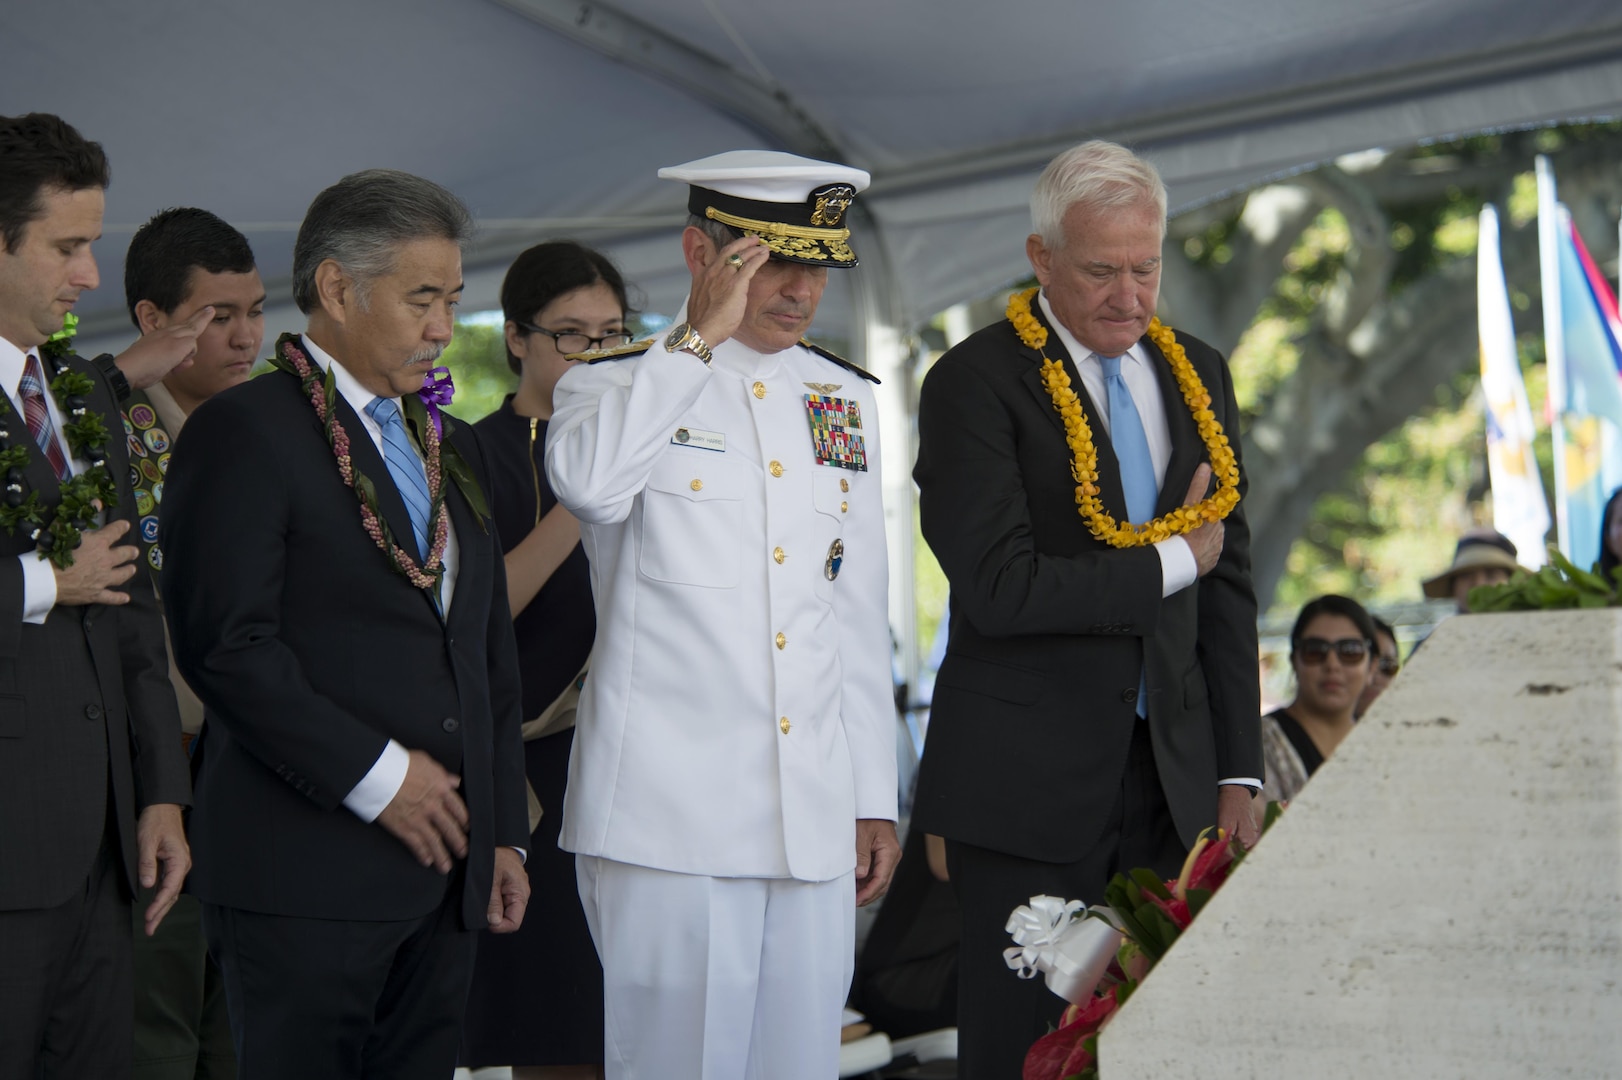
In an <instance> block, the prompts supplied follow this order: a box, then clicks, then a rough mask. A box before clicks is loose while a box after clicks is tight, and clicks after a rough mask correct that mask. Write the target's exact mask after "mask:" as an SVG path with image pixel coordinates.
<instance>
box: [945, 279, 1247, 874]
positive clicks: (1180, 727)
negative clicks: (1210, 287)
mask: <svg viewBox="0 0 1622 1080" xmlns="http://www.w3.org/2000/svg"><path fill="white" fill-rule="evenodd" d="M1033 310H1034V313H1035V314H1036V316H1037V317H1038V318H1042V317H1043V314H1042V311H1041V309H1040V307H1035V306H1034V305H1033ZM1178 341H1179V342H1181V343H1182V345H1183V347H1184V349H1185V350H1186V352H1187V354H1188V358H1189V360H1190V361H1191V362H1192V363H1193V365H1194V368H1195V370H1196V371H1198V372H1199V375H1200V378H1201V380H1202V381H1203V382H1204V383H1205V386H1206V389H1207V390H1208V391H1209V392H1210V395H1211V398H1212V404H1211V408H1212V410H1213V411H1214V412H1215V413H1216V416H1217V419H1218V420H1219V421H1220V422H1221V423H1222V426H1223V429H1224V430H1225V431H1226V433H1227V435H1228V439H1229V441H1230V443H1231V444H1232V446H1233V448H1234V452H1235V453H1236V454H1237V453H1238V452H1239V410H1238V406H1237V404H1236V403H1235V400H1234V394H1233V383H1232V379H1231V378H1230V376H1229V373H1228V367H1227V364H1226V363H1225V362H1224V360H1223V359H1222V356H1221V355H1220V354H1219V353H1217V352H1216V351H1215V350H1214V349H1211V348H1210V347H1209V346H1207V345H1205V344H1203V343H1202V342H1199V341H1197V340H1195V339H1193V338H1191V337H1189V336H1187V335H1186V334H1179V335H1178ZM1142 344H1143V345H1144V347H1145V348H1147V349H1148V350H1149V354H1150V355H1151V356H1154V357H1157V358H1158V357H1159V355H1160V354H1159V351H1158V350H1157V349H1156V348H1155V346H1154V345H1153V344H1152V343H1150V342H1149V340H1148V339H1147V338H1145V339H1143V342H1142ZM1047 353H1048V356H1050V357H1052V358H1053V359H1056V360H1058V359H1062V360H1063V362H1064V364H1065V367H1066V369H1067V370H1068V371H1069V373H1070V378H1071V385H1072V388H1073V389H1075V390H1076V392H1077V394H1078V396H1079V397H1080V398H1081V400H1082V405H1083V407H1084V408H1085V409H1086V411H1087V415H1088V416H1089V417H1096V416H1098V415H1099V411H1098V409H1097V408H1096V407H1095V406H1094V404H1093V402H1092V401H1091V400H1090V399H1089V397H1088V394H1087V391H1086V388H1085V387H1084V386H1083V384H1082V382H1081V379H1080V377H1079V375H1078V374H1077V372H1076V369H1075V364H1074V363H1073V362H1072V360H1071V358H1070V357H1069V356H1068V355H1066V354H1065V350H1064V346H1063V344H1061V343H1060V341H1059V336H1058V335H1057V334H1050V335H1049V338H1048V346H1047ZM1155 366H1156V369H1157V371H1158V372H1159V373H1160V388H1161V396H1162V397H1163V399H1164V401H1165V406H1166V419H1167V422H1168V424H1169V430H1170V434H1171V444H1172V451H1171V458H1170V461H1169V462H1168V464H1167V468H1166V478H1165V482H1164V483H1163V484H1162V486H1161V491H1160V498H1159V502H1158V505H1157V507H1156V513H1157V514H1163V513H1165V512H1167V511H1169V510H1171V509H1173V508H1175V507H1176V506H1177V505H1178V504H1179V503H1181V501H1182V498H1183V496H1184V495H1185V494H1186V493H1187V491H1188V485H1189V483H1190V482H1191V480H1192V479H1193V475H1194V471H1195V469H1196V468H1197V467H1198V466H1199V464H1200V462H1202V461H1205V460H1207V455H1206V453H1205V449H1204V446H1203V444H1202V443H1201V442H1200V439H1199V432H1198V431H1197V429H1196V428H1195V425H1194V421H1193V419H1192V417H1191V416H1190V415H1189V412H1188V409H1187V407H1186V406H1185V405H1184V403H1183V399H1182V394H1181V392H1180V391H1179V390H1178V389H1177V386H1176V382H1175V379H1174V378H1173V376H1172V373H1171V368H1170V365H1168V364H1164V363H1157V364H1156V365H1155ZM1040 371H1041V357H1040V356H1039V354H1038V353H1037V352H1035V351H1034V350H1032V349H1028V348H1026V347H1025V346H1024V345H1023V344H1021V343H1020V341H1019V339H1018V338H1017V337H1016V336H1015V334H1014V331H1013V328H1012V327H1011V326H1010V325H1009V324H1008V323H1007V322H999V323H997V324H995V325H993V326H990V327H987V328H986V329H984V330H982V331H980V332H979V333H977V334H975V335H973V336H972V337H970V338H968V339H967V340H965V341H963V342H962V343H960V344H959V345H958V346H957V347H955V348H953V349H952V350H951V351H949V352H948V353H947V354H946V355H945V356H943V357H942V358H941V359H940V360H939V361H938V362H937V363H936V364H935V365H934V367H933V368H932V369H931V370H930V372H929V375H928V376H927V377H926V378H925V380H924V384H923V390H922V393H921V398H920V401H919V410H918V435H919V446H918V463H917V467H916V468H915V470H914V472H913V476H914V478H915V479H916V480H917V481H918V487H919V506H920V515H921V523H922V527H923V534H924V538H925V539H926V540H927V541H928V542H929V545H930V547H931V548H932V549H933V550H934V552H935V556H936V558H938V559H939V560H940V564H941V567H942V569H943V570H944V571H945V572H946V577H947V580H948V582H949V583H950V585H951V615H950V617H951V624H950V629H949V635H950V636H949V638H948V644H947V650H946V658H945V660H944V661H943V662H942V664H941V668H940V673H939V676H938V677H937V680H936V684H935V694H934V701H933V704H932V706H931V709H930V723H929V738H928V741H927V743H926V745H925V748H924V758H923V763H922V766H921V769H920V774H919V778H918V789H917V796H916V800H915V805H914V809H913V815H914V816H913V821H914V824H916V825H917V826H918V827H920V828H923V829H925V830H926V831H928V832H932V833H936V834H939V835H943V836H947V837H951V838H953V839H956V840H959V841H962V842H965V843H969V844H974V845H977V846H981V847H986V848H990V849H993V850H997V851H1003V852H1007V853H1009V854H1013V855H1018V856H1022V857H1026V858H1031V859H1039V860H1044V861H1050V862H1069V861H1073V860H1075V859H1079V858H1081V857H1082V856H1083V855H1085V854H1086V852H1087V851H1088V850H1089V849H1090V848H1091V847H1092V846H1093V844H1094V843H1095V842H1096V841H1097V839H1098V838H1099V835H1100V831H1101V830H1102V828H1103V825H1104V821H1105V818H1106V816H1107V814H1108V813H1109V811H1110V809H1111V807H1112V805H1113V803H1114V801H1115V798H1116V796H1117V794H1118V793H1119V790H1120V782H1121V777H1122V774H1123V772H1124V770H1125V764H1126V756H1127V746H1128V742H1129V739H1130V736H1131V731H1132V725H1133V723H1134V718H1135V714H1136V709H1137V705H1136V697H1137V688H1138V673H1139V671H1140V668H1141V667H1142V666H1144V665H1146V666H1147V679H1148V694H1149V699H1148V716H1149V726H1150V730H1151V734H1152V737H1153V742H1154V754H1155V762H1156V765H1157V766H1158V768H1159V772H1160V777H1161V781H1162V784H1163V786H1164V788H1165V791H1166V798H1167V802H1168V803H1169V805H1170V808H1171V812H1172V817H1173V819H1174V820H1175V822H1176V824H1177V829H1178V833H1179V834H1180V835H1181V837H1182V838H1183V840H1184V842H1185V843H1190V842H1192V841H1193V839H1194V837H1195V836H1196V835H1197V834H1198V832H1199V830H1200V829H1202V828H1204V827H1205V826H1207V825H1212V824H1215V821H1216V801H1217V781H1218V780H1219V779H1222V778H1226V777H1239V776H1248V777H1260V776H1261V775H1262V773H1261V769H1262V756H1261V737H1260V725H1259V719H1258V718H1259V714H1260V703H1259V689H1258V677H1257V668H1256V655H1257V654H1256V600H1255V594H1254V592H1253V590H1252V588H1251V582H1250V532H1249V529H1248V528H1247V526H1246V524H1245V515H1244V504H1243V502H1242V501H1241V503H1240V505H1239V507H1238V508H1236V509H1235V510H1234V512H1233V513H1232V514H1230V515H1229V517H1228V518H1227V521H1226V535H1225V542H1224V547H1223V551H1222V557H1221V560H1220V561H1219V562H1218V564H1217V566H1216V568H1215V569H1213V570H1212V571H1211V572H1210V573H1209V574H1207V575H1205V576H1204V577H1202V578H1200V579H1199V581H1198V583H1197V584H1195V585H1193V586H1191V587H1189V588H1186V589H1183V590H1181V591H1180V592H1177V593H1175V594H1173V595H1172V596H1169V597H1166V598H1164V599H1162V598H1161V595H1160V594H1161V570H1160V558H1159V556H1158V555H1157V554H1156V552H1155V551H1154V550H1153V549H1152V548H1148V547H1143V548H1131V549H1116V548H1112V547H1109V546H1108V545H1107V544H1105V543H1103V542H1102V541H1100V540H1097V539H1095V538H1094V537H1093V536H1092V534H1091V533H1090V532H1089V531H1088V529H1087V526H1086V523H1085V522H1084V521H1083V520H1082V518H1081V515H1080V514H1079V512H1078V510H1077V507H1076V502H1075V487H1076V484H1075V481H1074V480H1073V479H1072V478H1071V474H1070V464H1071V453H1070V449H1069V447H1068V446H1067V445H1066V443H1065V436H1064V427H1063V424H1062V422H1061V420H1060V418H1059V415H1058V413H1057V412H1056V411H1055V410H1054V408H1053V403H1052V400H1051V398H1049V396H1048V393H1047V390H1046V389H1045V388H1044V387H1043V385H1042V381H1041V376H1040ZM1091 426H1092V428H1093V440H1094V443H1095V445H1096V446H1097V448H1098V472H1099V487H1100V489H1101V499H1102V501H1103V504H1104V507H1105V508H1106V509H1107V510H1108V511H1109V512H1110V513H1111V514H1113V515H1114V516H1115V517H1116V518H1117V520H1125V518H1126V498H1125V495H1124V493H1123V491H1122V488H1121V481H1120V469H1119V465H1118V463H1117V462H1116V459H1115V454H1114V450H1113V449H1112V447H1111V446H1110V444H1109V440H1108V438H1107V437H1106V436H1105V435H1104V434H1103V432H1102V430H1101V429H1100V427H1099V425H1098V424H1097V423H1093V424H1092V425H1091ZM1245 486H1246V481H1245V478H1244V472H1243V466H1242V465H1241V469H1240V493H1241V496H1242V495H1243V493H1244V490H1245ZM1213 490H1214V488H1213Z"/></svg>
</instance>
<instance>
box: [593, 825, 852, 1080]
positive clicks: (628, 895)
mask: <svg viewBox="0 0 1622 1080" xmlns="http://www.w3.org/2000/svg"><path fill="white" fill-rule="evenodd" d="M575 860H576V866H577V868H578V871H579V873H578V879H579V883H580V901H581V903H582V904H583V905H584V906H585V909H586V922H587V923H588V924H589V925H590V927H591V936H592V938H593V940H595V941H596V943H597V955H598V956H599V957H601V958H602V962H603V998H604V1010H603V1014H604V1015H603V1019H604V1036H603V1041H604V1054H605V1056H604V1062H605V1068H606V1072H607V1077H608V1080H834V1078H835V1077H837V1076H838V1075H839V1027H840V1023H839V1021H840V1013H841V1011H842V1010H843V1008H844V1004H845V997H846V995H847V994H848V993H849V991H850V980H851V974H852V970H853V968H854V967H855V963H856V910H855V905H856V886H855V872H854V871H852V872H851V873H849V874H846V875H844V876H843V877H839V878H835V879H834V880H832V881H818V882H808V881H796V880H794V879H792V878H716V877H704V876H701V875H696V874H675V873H670V872H669V871H665V870H653V869H650V868H648V867H645V866H633V865H631V864H629V863H622V862H615V861H613V860H611V859H602V858H598V857H596V856H591V855H577V856H576V857H575Z"/></svg>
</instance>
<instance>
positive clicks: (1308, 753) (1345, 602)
mask: <svg viewBox="0 0 1622 1080" xmlns="http://www.w3.org/2000/svg"><path fill="white" fill-rule="evenodd" d="M1374 638H1375V630H1374V620H1372V619H1371V618H1369V613H1368V612H1367V611H1364V610H1363V605H1361V604H1359V603H1358V602H1357V601H1356V600H1352V599H1349V598H1347V597H1344V596H1333V595H1331V596H1320V597H1318V599H1316V600H1313V601H1312V602H1310V603H1309V604H1307V606H1306V607H1304V608H1302V609H1301V614H1300V615H1298V616H1297V617H1296V620H1295V627H1294V629H1292V630H1291V631H1290V666H1291V668H1293V669H1294V671H1295V681H1296V692H1295V700H1294V701H1292V702H1290V703H1289V704H1288V705H1286V706H1284V708H1282V709H1275V710H1274V711H1273V712H1270V713H1268V714H1267V715H1266V716H1264V717H1262V758H1263V760H1264V761H1265V762H1266V765H1267V776H1266V778H1265V782H1264V784H1263V788H1262V791H1263V796H1264V797H1265V798H1267V799H1269V800H1271V799H1278V800H1280V801H1283V802H1288V801H1289V800H1291V799H1293V798H1295V796H1296V793H1297V792H1299V791H1300V790H1301V788H1302V787H1304V786H1305V785H1306V782H1307V778H1308V777H1310V776H1311V775H1312V774H1313V773H1314V772H1317V770H1318V766H1320V765H1322V764H1323V763H1324V760H1325V759H1326V758H1328V757H1329V755H1331V754H1333V753H1334V752H1335V748H1336V747H1338V746H1339V745H1340V743H1341V740H1342V739H1344V738H1345V737H1346V736H1347V735H1348V734H1349V733H1350V732H1351V730H1352V726H1353V724H1355V723H1356V720H1355V719H1354V718H1353V710H1354V709H1356V708H1357V701H1358V698H1359V697H1360V696H1361V695H1362V693H1363V688H1364V686H1365V685H1367V683H1368V680H1369V675H1370V672H1371V671H1372V670H1373V658H1374Z"/></svg>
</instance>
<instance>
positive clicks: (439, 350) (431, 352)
mask: <svg viewBox="0 0 1622 1080" xmlns="http://www.w3.org/2000/svg"><path fill="white" fill-rule="evenodd" d="M444 352H445V346H443V345H427V346H424V347H423V348H421V349H418V350H417V351H416V352H414V353H412V354H411V359H409V360H407V361H406V362H405V363H404V364H402V365H400V366H401V367H410V366H411V365H412V364H420V363H422V362H423V361H424V360H426V361H428V362H429V363H433V362H434V361H435V360H438V359H439V358H440V357H441V356H442V355H444Z"/></svg>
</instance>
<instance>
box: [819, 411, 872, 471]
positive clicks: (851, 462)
mask: <svg viewBox="0 0 1622 1080" xmlns="http://www.w3.org/2000/svg"><path fill="white" fill-rule="evenodd" d="M805 411H806V415H807V418H808V419H809V420H810V421H811V450H812V452H813V453H815V454H816V457H817V464H818V465H832V466H834V467H836V468H840V469H855V470H856V471H858V472H866V471H867V451H866V449H864V448H863V446H862V432H861V428H862V412H861V406H860V405H859V404H857V403H856V402H855V401H851V400H849V399H847V398H836V397H824V396H823V395H821V394H807V395H805Z"/></svg>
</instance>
